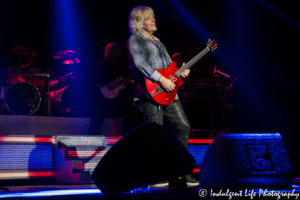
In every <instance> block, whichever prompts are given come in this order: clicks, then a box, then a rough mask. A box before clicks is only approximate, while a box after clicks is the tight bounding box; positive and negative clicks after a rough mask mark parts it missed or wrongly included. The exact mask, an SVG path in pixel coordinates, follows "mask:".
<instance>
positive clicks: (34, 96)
mask: <svg viewBox="0 0 300 200" xmlns="http://www.w3.org/2000/svg"><path fill="white" fill-rule="evenodd" d="M4 100H5V105H6V107H7V109H8V110H9V111H10V112H12V113H13V114H15V115H31V114H33V113H34V112H36V111H37V110H38V108H39V106H40V104H41V100H42V99H41V94H40V93H39V91H38V89H37V88H36V87H35V86H34V85H32V84H31V83H26V82H25V83H23V82H21V83H16V84H14V85H12V86H10V87H9V89H8V90H7V92H6V95H5V99H4Z"/></svg>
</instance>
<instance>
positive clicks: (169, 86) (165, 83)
mask: <svg viewBox="0 0 300 200" xmlns="http://www.w3.org/2000/svg"><path fill="white" fill-rule="evenodd" d="M158 82H159V83H160V85H161V86H162V87H163V89H165V90H166V91H167V92H171V91H172V90H174V89H175V84H174V83H173V82H172V81H171V80H170V79H167V78H165V77H164V76H161V77H160V78H159V79H158Z"/></svg>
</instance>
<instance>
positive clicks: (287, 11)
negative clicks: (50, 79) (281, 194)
mask: <svg viewBox="0 0 300 200" xmlns="http://www.w3.org/2000/svg"><path fill="white" fill-rule="evenodd" d="M54 2H56V3H59V2H60V1H55V0H44V1H41V0H25V1H24V0H11V1H6V0H0V54H1V57H0V70H2V72H3V71H5V70H7V68H8V67H10V66H12V65H17V64H18V62H19V60H18V59H19V57H18V55H16V54H14V53H13V52H12V51H11V48H12V47H15V46H29V47H32V48H34V49H35V50H36V51H37V52H38V54H39V55H40V65H41V66H42V67H43V68H44V69H45V71H47V70H48V69H53V68H59V69H60V70H66V71H68V69H62V67H63V66H58V64H57V61H56V60H54V59H53V58H52V56H51V55H52V54H53V53H54V52H56V51H58V50H66V49H71V48H73V47H74V46H72V45H71V46H70V47H69V46H64V45H62V44H61V43H62V41H61V40H59V39H57V37H58V36H57V34H56V33H57V32H59V31H58V30H56V29H58V28H59V27H60V26H61V25H59V24H58V23H61V21H59V20H57V19H55V16H56V15H57V13H55V11H54V8H55V6H54V5H55V4H54ZM61 2H63V1H61ZM68 2H71V3H72V2H73V3H76V5H77V7H76V9H77V10H76V9H73V8H72V7H66V8H65V9H66V11H68V12H72V13H73V15H75V16H76V17H74V23H75V26H74V27H75V28H76V30H75V32H76V34H77V35H78V36H77V38H76V40H77V41H76V42H74V44H75V43H76V44H78V46H77V47H76V49H71V50H75V51H76V52H77V54H76V55H77V57H78V58H79V59H80V60H81V65H80V68H81V69H80V70H81V71H82V73H83V74H84V87H85V88H86V90H85V92H86V97H87V101H88V106H89V109H93V106H94V105H95V104H96V103H97V102H95V100H94V95H95V94H94V90H93V89H91V88H93V86H94V84H95V83H94V81H93V80H94V75H95V71H96V68H97V65H98V63H99V61H100V60H102V59H103V51H104V47H105V46H106V45H107V44H108V43H110V42H115V43H117V44H118V45H119V46H120V47H121V50H122V59H123V61H124V63H125V64H126V65H127V66H128V60H127V56H126V53H125V45H126V42H127V39H128V37H129V36H130V32H129V29H128V16H129V13H130V11H131V10H132V8H134V7H136V6H138V5H146V6H150V7H152V8H153V9H154V12H155V17H156V22H157V27H158V31H157V32H156V33H155V34H154V35H155V36H157V37H158V38H160V39H161V41H162V42H163V43H164V44H165V46H166V47H167V49H168V51H169V54H170V55H172V54H173V53H175V52H180V53H181V54H182V55H183V56H184V60H185V61H186V62H187V61H188V60H189V59H191V58H192V57H193V56H194V55H196V54H197V53H198V52H200V51H201V50H202V49H204V48H205V41H206V40H207V39H209V38H207V36H208V37H210V38H211V39H215V40H217V42H218V43H219V48H218V49H217V50H216V51H215V52H212V53H209V54H208V55H207V56H205V57H204V58H203V59H201V60H200V61H199V62H198V63H197V64H196V65H195V66H194V67H193V68H192V69H191V70H192V72H191V76H192V77H206V76H210V75H211V73H212V70H213V68H214V67H215V66H218V69H219V70H220V71H223V72H225V73H226V74H229V75H230V76H231V78H230V80H231V81H232V80H233V78H234V77H236V76H237V75H239V77H238V79H237V80H236V82H235V83H234V85H233V88H232V104H233V105H234V106H233V107H232V108H231V110H230V112H231V115H230V116H231V120H230V124H229V125H228V126H229V127H228V128H229V132H231V133H274V132H279V133H280V134H281V135H282V137H283V140H284V143H285V145H286V149H287V151H288V154H289V156H290V159H291V162H292V165H293V168H294V171H295V176H300V170H299V169H300V162H299V158H298V155H299V153H300V147H299V145H298V143H299V139H300V134H299V130H298V126H299V125H298V124H299V119H300V118H299V111H300V109H299V96H300V95H299V78H298V76H299V73H298V71H299V70H298V67H299V61H298V52H299V50H298V46H299V44H300V39H299V33H300V17H299V14H298V11H299V6H300V3H299V1H298V0H286V1H271V0H264V1H262V0H261V1H260V0H245V1H244V0H243V1H240V0H227V1H222V0H211V1H194V0H185V1H183V0H182V1H181V0H178V1H171V0H168V1H158V0H157V1H153V0H151V1H150V0H149V1H147V0H140V1H138V0H132V1H121V0H120V1H116V0H110V1H98V0H73V1H68ZM176 2H177V3H179V8H180V10H179V9H178V7H177V6H176V5H178V4H175V3H176ZM72 9H73V10H72ZM63 48H65V49H63ZM25 60H26V57H24V61H25ZM229 82H230V81H229ZM200 112H201V111H200ZM188 113H189V116H188V117H189V119H192V121H193V126H195V127H194V128H201V127H204V126H205V124H203V123H206V122H205V121H204V122H203V120H201V117H200V115H202V117H203V115H205V113H204V114H203V113H198V112H197V113H192V112H190V111H189V112H188ZM195 119H198V120H199V124H195ZM201 123H202V124H201ZM197 125H199V126H197ZM192 128H193V127H192Z"/></svg>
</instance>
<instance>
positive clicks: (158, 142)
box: [91, 122, 195, 194]
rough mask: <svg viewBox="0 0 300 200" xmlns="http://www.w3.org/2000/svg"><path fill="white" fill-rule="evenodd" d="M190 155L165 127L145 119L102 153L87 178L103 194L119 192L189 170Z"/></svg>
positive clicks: (191, 163) (191, 168)
mask: <svg viewBox="0 0 300 200" xmlns="http://www.w3.org/2000/svg"><path fill="white" fill-rule="evenodd" d="M194 166H195V159H194V157H193V156H192V155H191V154H190V153H189V152H188V150H187V149H186V148H185V147H184V146H183V145H182V143H181V142H180V141H179V140H178V139H177V138H176V137H175V135H174V133H172V132H171V131H170V130H169V129H168V128H166V127H164V126H161V125H159V124H157V123H155V122H147V123H145V124H143V125H141V126H139V127H137V128H135V129H133V130H132V131H130V132H129V133H127V134H126V135H125V136H123V138H121V139H120V140H119V141H118V142H117V143H116V144H115V145H114V146H112V147H111V149H110V150H109V151H108V152H107V153H106V154H105V155H104V157H103V158H102V159H101V161H100V162H99V163H98V165H97V167H96V168H95V170H94V172H93V174H92V176H91V178H92V180H93V181H94V183H95V184H96V186H97V187H98V188H99V189H100V190H101V191H102V193H103V194H119V193H121V192H123V191H128V190H130V189H134V188H138V187H142V186H147V185H149V184H154V183H157V182H160V181H165V180H168V179H169V178H174V177H181V176H185V175H188V174H191V173H192V171H193V168H194Z"/></svg>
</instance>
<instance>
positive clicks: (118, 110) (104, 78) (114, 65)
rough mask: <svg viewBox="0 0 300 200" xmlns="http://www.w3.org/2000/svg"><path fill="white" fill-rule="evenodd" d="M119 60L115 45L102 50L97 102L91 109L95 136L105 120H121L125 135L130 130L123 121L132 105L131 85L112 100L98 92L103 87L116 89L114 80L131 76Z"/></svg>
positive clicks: (117, 49) (119, 51)
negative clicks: (102, 58) (102, 57)
mask: <svg viewBox="0 0 300 200" xmlns="http://www.w3.org/2000/svg"><path fill="white" fill-rule="evenodd" d="M120 58H121V50H120V47H119V46H118V45H117V44H116V43H109V44H108V45H107V46H106V47H105V49H104V60H102V61H101V62H100V63H99V65H98V70H97V83H98V84H97V93H96V94H97V100H96V102H95V109H93V117H94V118H95V120H96V122H95V126H96V127H95V131H94V132H95V134H97V133H100V132H101V127H102V125H103V121H104V119H105V118H121V119H122V131H123V132H124V133H126V132H127V131H128V130H131V129H130V128H129V127H127V125H126V122H124V121H126V119H127V118H128V117H127V118H126V116H125V115H126V113H127V107H129V106H130V105H132V96H133V92H131V90H130V89H132V90H133V83H132V84H131V83H130V82H129V83H127V84H126V87H127V89H126V91H125V90H124V91H121V92H120V93H119V94H118V96H117V97H116V98H114V99H108V98H106V97H105V96H104V95H103V94H102V93H101V92H100V88H101V87H103V86H108V88H109V89H110V90H112V89H115V88H117V87H118V86H119V85H118V83H117V82H115V80H116V78H117V77H123V78H125V77H127V76H128V75H130V74H131V72H130V70H129V67H128V70H126V69H125V68H124V67H123V64H122V62H121V59H120ZM124 118H125V119H124ZM128 126H129V125H128ZM130 126H131V125H130ZM132 126H133V125H132Z"/></svg>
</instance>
